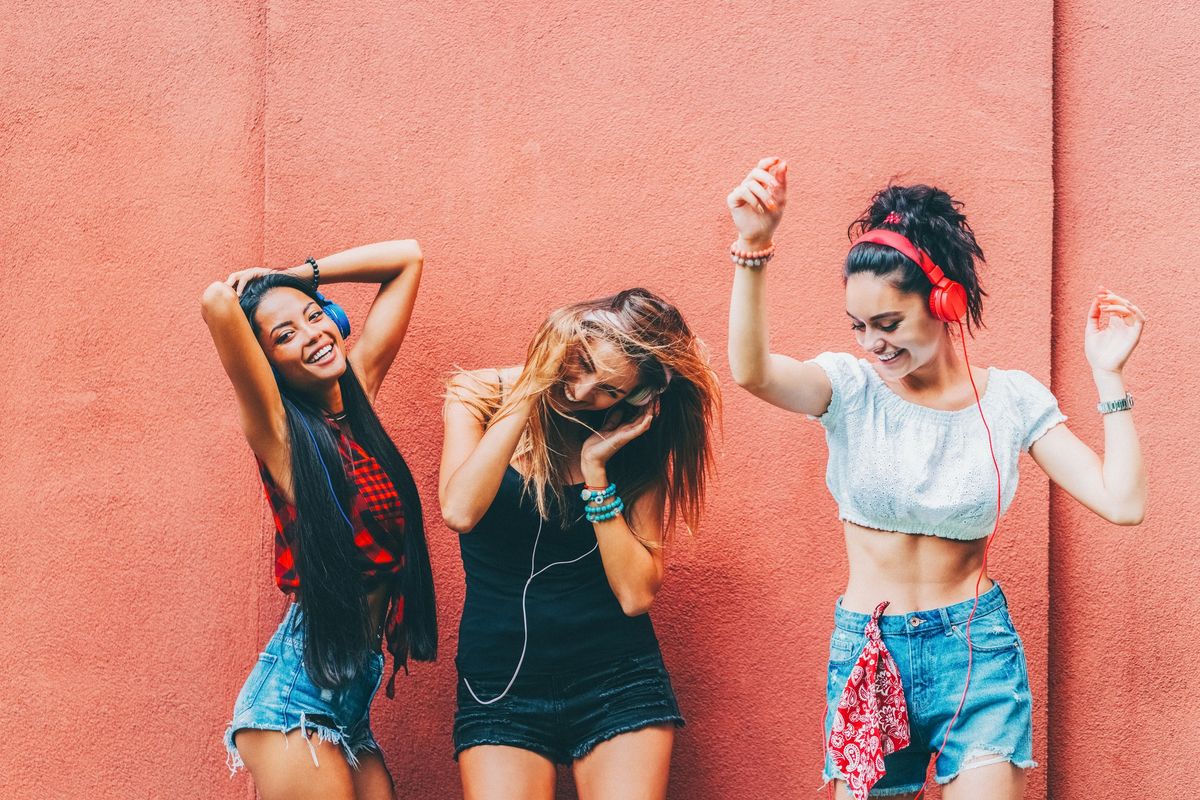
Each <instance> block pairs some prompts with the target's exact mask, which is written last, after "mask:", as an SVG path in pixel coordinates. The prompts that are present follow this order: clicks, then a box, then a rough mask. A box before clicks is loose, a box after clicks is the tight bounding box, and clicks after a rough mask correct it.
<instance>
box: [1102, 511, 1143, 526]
mask: <svg viewBox="0 0 1200 800" xmlns="http://www.w3.org/2000/svg"><path fill="white" fill-rule="evenodd" d="M1145 518H1146V509H1145V508H1143V507H1138V508H1130V509H1125V510H1123V511H1121V512H1119V513H1117V514H1114V515H1112V516H1111V517H1109V518H1108V521H1109V522H1112V523H1113V524H1115V525H1125V526H1128V527H1133V526H1134V525H1141V524H1142V520H1144V519H1145Z"/></svg>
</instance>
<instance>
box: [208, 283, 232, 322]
mask: <svg viewBox="0 0 1200 800" xmlns="http://www.w3.org/2000/svg"><path fill="white" fill-rule="evenodd" d="M237 303H238V296H237V292H235V291H234V290H233V287H232V286H230V285H229V284H227V283H224V282H222V281H213V282H212V283H210V284H209V285H208V286H207V287H205V289H204V293H203V294H201V295H200V313H201V314H203V316H204V319H205V320H208V319H210V318H211V317H212V316H213V315H214V314H217V313H219V312H221V311H223V310H226V309H229V308H231V307H233V306H236V305H237Z"/></svg>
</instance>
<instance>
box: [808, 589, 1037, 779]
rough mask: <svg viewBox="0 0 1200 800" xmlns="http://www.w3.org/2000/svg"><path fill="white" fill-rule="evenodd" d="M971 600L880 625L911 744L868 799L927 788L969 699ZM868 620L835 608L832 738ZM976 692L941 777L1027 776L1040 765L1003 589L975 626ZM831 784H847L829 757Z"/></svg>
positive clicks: (992, 592) (986, 598)
mask: <svg viewBox="0 0 1200 800" xmlns="http://www.w3.org/2000/svg"><path fill="white" fill-rule="evenodd" d="M973 604H974V599H971V600H967V601H965V602H962V603H956V604H954V605H952V606H946V607H945V608H938V609H934V610H932V611H915V612H911V613H908V614H903V615H895V616H883V617H881V618H880V620H879V628H880V631H881V633H882V634H883V643H884V644H885V645H887V649H888V651H889V652H891V654H892V658H893V659H895V661H896V666H897V667H899V669H900V678H901V681H902V683H903V685H904V697H905V700H906V701H907V704H908V720H909V731H910V733H911V736H912V743H911V744H910V745H909V746H908V747H906V748H904V749H903V750H898V751H896V752H895V753H892V754H891V755H889V756H885V757H884V766H885V767H886V769H887V774H885V775H884V776H883V778H882V779H880V781H879V782H878V783H877V784H875V786H874V787H872V789H871V797H887V796H889V795H898V794H911V793H913V792H916V791H917V790H919V789H920V788H921V786H922V785H923V784H924V782H925V773H926V768H927V767H928V766H929V759H930V758H931V757H932V756H933V754H935V753H937V751H938V748H939V747H941V746H942V739H943V738H944V737H945V735H946V728H947V726H948V725H949V723H950V719H951V718H952V717H953V716H954V712H955V710H956V709H957V708H958V703H959V701H960V700H961V699H962V693H963V685H964V682H965V681H966V677H967V639H966V622H967V615H969V614H970V613H971V606H972V605H973ZM870 619H871V617H870V615H869V614H859V613H855V612H853V611H846V610H845V609H843V608H842V605H841V600H839V601H838V605H837V609H836V611H835V612H834V629H833V638H832V641H831V642H830V644H829V678H828V683H827V688H826V714H825V739H826V741H828V739H829V730H830V726H831V725H832V721H833V716H834V715H833V710H834V709H835V708H836V705H837V702H838V698H839V697H840V696H841V693H842V689H844V688H845V686H846V679H847V677H849V673H850V669H851V668H852V667H853V666H854V664H855V662H856V661H858V657H859V654H860V653H861V652H862V649H863V645H864V644H866V635H865V634H864V633H863V629H864V628H865V627H866V625H867V622H868V621H870ZM971 646H972V651H973V654H974V655H973V661H972V666H971V686H970V688H969V690H968V691H967V700H966V703H965V704H964V705H963V709H962V713H961V714H959V717H958V720H957V721H956V722H955V723H954V727H953V729H952V730H951V731H950V738H949V740H948V741H947V742H946V749H945V751H944V752H943V753H942V756H941V758H939V759H938V761H937V770H936V774H935V778H936V780H937V782H938V783H949V782H950V781H952V780H954V778H956V777H957V776H958V773H959V772H961V771H962V770H965V769H972V768H975V767H983V766H988V765H990V764H997V763H1002V762H1008V763H1011V764H1013V765H1014V766H1016V767H1019V768H1021V769H1029V768H1031V767H1036V766H1037V764H1036V762H1034V760H1033V711H1032V706H1033V698H1032V696H1031V695H1030V692H1029V675H1028V673H1027V672H1026V669H1025V650H1024V648H1023V647H1022V645H1021V639H1020V637H1018V636H1017V632H1016V630H1015V629H1014V628H1013V623H1012V618H1011V617H1009V615H1008V603H1007V601H1006V600H1005V599H1004V593H1003V592H1002V591H1000V584H996V585H994V586H993V587H992V588H991V589H989V590H988V591H987V592H985V593H984V594H982V595H980V597H979V609H978V610H977V611H976V612H975V618H974V619H973V620H972V622H971ZM822 777H823V778H824V780H825V781H827V782H828V781H830V780H835V779H836V780H844V777H843V776H842V775H841V774H840V773H839V772H838V771H837V768H836V767H835V766H834V765H833V758H832V756H830V755H828V754H827V755H826V758H825V769H824V771H823V773H822Z"/></svg>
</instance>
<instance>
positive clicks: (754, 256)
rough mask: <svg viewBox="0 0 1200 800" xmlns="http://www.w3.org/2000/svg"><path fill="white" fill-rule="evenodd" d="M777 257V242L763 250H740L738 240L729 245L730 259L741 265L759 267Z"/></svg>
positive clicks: (752, 267)
mask: <svg viewBox="0 0 1200 800" xmlns="http://www.w3.org/2000/svg"><path fill="white" fill-rule="evenodd" d="M774 257H775V243H774V242H772V243H771V244H769V245H767V247H766V248H765V249H763V250H739V249H738V247H737V242H734V243H733V244H731V245H729V260H730V261H732V262H733V263H734V264H737V265H738V266H739V267H750V268H751V269H758V268H759V267H761V266H763V265H765V264H766V263H767V262H768V261H770V260H771V259H772V258H774Z"/></svg>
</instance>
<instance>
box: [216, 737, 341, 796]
mask: <svg viewBox="0 0 1200 800" xmlns="http://www.w3.org/2000/svg"><path fill="white" fill-rule="evenodd" d="M306 739H307V740H306ZM234 740H235V742H236V744H237V749H238V753H239V754H241V757H242V761H244V762H245V763H246V768H247V769H249V770H250V774H251V775H252V776H253V777H254V785H255V786H256V787H257V788H258V792H259V795H260V796H261V797H262V800H356V798H355V792H354V780H353V777H352V775H351V772H352V771H351V769H350V765H349V764H347V763H346V757H345V756H344V755H342V749H341V747H340V746H339V745H336V744H333V743H332V742H323V741H321V740H320V739H318V738H317V736H316V735H315V734H306V733H305V732H304V731H303V730H301V729H299V728H297V729H296V730H293V731H292V732H291V733H288V734H287V735H286V736H285V735H284V734H282V733H280V732H279V731H260V730H241V731H238V732H237V734H236V735H235V736H234ZM310 747H311V748H312V749H310ZM314 754H315V757H316V759H315V761H314ZM318 765H319V766H318Z"/></svg>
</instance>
